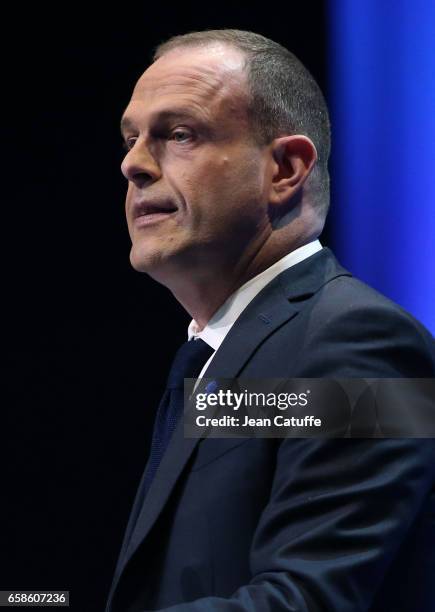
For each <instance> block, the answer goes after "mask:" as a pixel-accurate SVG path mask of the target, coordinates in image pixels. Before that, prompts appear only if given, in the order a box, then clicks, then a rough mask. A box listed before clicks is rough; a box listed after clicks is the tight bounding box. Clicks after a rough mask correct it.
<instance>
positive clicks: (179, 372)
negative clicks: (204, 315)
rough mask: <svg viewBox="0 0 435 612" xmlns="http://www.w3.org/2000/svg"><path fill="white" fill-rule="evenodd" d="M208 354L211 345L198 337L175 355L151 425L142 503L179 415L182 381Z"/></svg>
mask: <svg viewBox="0 0 435 612" xmlns="http://www.w3.org/2000/svg"><path fill="white" fill-rule="evenodd" d="M212 353H213V349H212V348H211V346H209V345H208V344H206V343H205V342H204V341H203V340H201V339H200V338H198V339H197V340H190V341H189V342H185V343H184V344H182V345H181V346H180V348H179V349H178V351H177V353H176V355H175V358H174V361H173V362H172V366H171V369H170V372H169V376H168V381H167V383H166V390H165V393H164V395H163V397H162V400H161V402H160V405H159V408H158V411H157V415H156V420H155V422H154V430H153V437H152V441H151V451H150V456H149V460H148V464H147V468H146V472H145V477H144V481H143V488H142V491H141V497H142V500H143V499H145V496H146V494H147V492H148V489H149V488H150V485H151V482H152V480H153V478H154V475H155V473H156V471H157V468H158V467H159V464H160V462H161V460H162V457H163V455H164V452H165V450H166V447H167V446H168V444H169V440H170V439H171V436H172V434H173V432H174V430H175V427H176V426H177V423H178V420H179V419H180V417H181V415H182V414H183V407H184V379H185V378H196V377H197V376H198V375H199V373H200V372H201V369H202V367H203V366H204V364H205V363H206V361H207V359H208V358H209V357H210V355H211V354H212Z"/></svg>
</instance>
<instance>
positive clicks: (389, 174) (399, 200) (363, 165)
mask: <svg viewBox="0 0 435 612" xmlns="http://www.w3.org/2000/svg"><path fill="white" fill-rule="evenodd" d="M328 19H329V33H328V37H329V70H330V75H329V83H330V86H329V96H328V98H329V107H330V110H331V120H332V136H333V154H332V164H331V169H332V183H333V190H332V193H333V199H332V205H331V213H330V216H331V223H330V228H331V232H332V246H333V247H334V250H335V251H336V253H337V255H338V257H339V259H340V260H341V262H342V263H343V265H345V266H346V267H347V268H349V269H350V271H351V272H352V273H353V274H355V276H357V277H359V278H361V279H362V280H364V281H365V282H367V283H368V284H369V285H371V286H373V287H375V288H376V289H378V290H379V291H381V292H382V293H384V294H385V295H387V296H388V297H390V298H391V299H393V300H394V301H396V302H397V303H399V304H401V305H402V306H403V307H404V308H405V309H406V310H408V311H409V312H411V313H412V314H413V315H414V316H415V317H416V318H417V319H419V320H420V321H421V322H422V323H423V324H424V325H426V327H428V328H429V329H430V330H431V331H432V333H434V332H435V1H433V0H432V1H431V0H415V1H413V2H410V1H409V0H398V1H397V2H383V1H379V0H330V2H329V10H328Z"/></svg>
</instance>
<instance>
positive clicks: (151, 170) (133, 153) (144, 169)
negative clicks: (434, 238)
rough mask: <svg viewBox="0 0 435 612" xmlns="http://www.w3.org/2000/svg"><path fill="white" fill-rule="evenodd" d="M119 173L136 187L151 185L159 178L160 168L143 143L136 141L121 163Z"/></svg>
mask: <svg viewBox="0 0 435 612" xmlns="http://www.w3.org/2000/svg"><path fill="white" fill-rule="evenodd" d="M121 172H122V174H123V175H124V176H125V178H126V179H127V180H128V181H131V182H132V183H135V184H136V185H137V186H138V187H140V186H143V185H144V184H146V183H153V182H154V181H156V180H158V179H159V178H160V176H161V171H160V167H159V165H158V163H157V161H156V159H155V158H154V157H153V155H152V154H151V152H150V151H149V148H148V147H147V146H146V145H145V143H144V142H140V140H139V139H137V140H136V142H135V143H134V146H133V147H132V148H131V149H130V150H129V151H128V152H127V154H126V156H125V157H124V159H123V161H122V163H121Z"/></svg>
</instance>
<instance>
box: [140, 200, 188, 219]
mask: <svg viewBox="0 0 435 612" xmlns="http://www.w3.org/2000/svg"><path fill="white" fill-rule="evenodd" d="M176 210H177V207H176V206H174V205H173V204H172V203H171V202H150V201H142V202H136V203H135V204H133V218H134V219H138V218H140V217H147V216H151V215H168V214H170V213H173V212H175V211H176Z"/></svg>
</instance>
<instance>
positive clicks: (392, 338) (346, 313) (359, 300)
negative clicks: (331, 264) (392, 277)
mask: <svg viewBox="0 0 435 612" xmlns="http://www.w3.org/2000/svg"><path fill="white" fill-rule="evenodd" d="M303 310H306V312H303ZM300 314H301V315H302V318H304V319H305V324H306V325H305V338H304V354H305V358H306V359H307V363H308V362H309V363H310V364H311V365H310V369H311V370H312V369H313V367H314V368H317V370H321V369H323V370H324V369H325V368H326V369H329V368H331V369H332V370H334V371H336V370H340V372H341V373H342V375H343V376H361V377H369V376H373V377H376V376H386V377H389V376H391V377H393V376H405V377H432V376H435V343H434V339H433V337H432V335H431V334H430V333H429V332H428V330H426V329H425V327H424V326H423V325H421V323H419V322H418V321H417V320H416V319H415V318H414V317H413V316H412V315H411V314H410V313H408V312H406V311H405V310H404V309H403V308H401V307H400V306H399V305H398V304H395V303H394V302H393V301H391V300H389V299H388V298H387V297H385V296H384V295H382V294H380V293H379V292H377V291H375V290H374V289H372V288H371V287H369V286H368V285H366V284H365V283H363V282H361V281H360V280H358V279H356V278H354V277H353V276H345V275H342V276H337V277H335V278H332V279H331V280H329V281H328V282H327V283H325V284H324V285H323V286H322V287H321V288H320V289H319V290H318V291H317V292H316V294H315V295H313V296H312V298H311V299H310V300H309V301H308V302H307V303H306V305H305V309H302V310H301V312H300ZM316 362H317V365H316ZM328 364H329V365H328ZM310 375H313V376H315V375H319V376H320V375H325V374H320V373H319V374H315V373H313V374H310Z"/></svg>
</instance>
